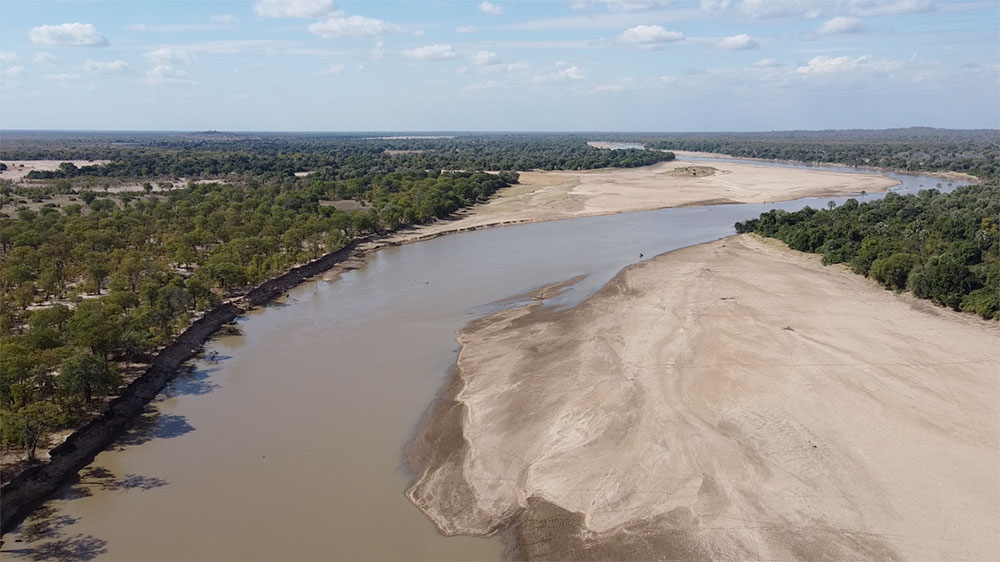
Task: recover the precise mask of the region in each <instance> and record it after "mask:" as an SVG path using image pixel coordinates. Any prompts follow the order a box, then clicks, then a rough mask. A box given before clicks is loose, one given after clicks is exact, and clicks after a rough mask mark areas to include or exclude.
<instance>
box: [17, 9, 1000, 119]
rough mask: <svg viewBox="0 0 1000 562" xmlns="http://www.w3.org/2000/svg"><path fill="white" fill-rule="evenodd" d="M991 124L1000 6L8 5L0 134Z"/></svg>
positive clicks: (996, 99) (999, 101)
mask: <svg viewBox="0 0 1000 562" xmlns="http://www.w3.org/2000/svg"><path fill="white" fill-rule="evenodd" d="M904 126H935V127H955V128H996V127H998V126H1000V4H998V2H997V1H996V0H988V1H984V2H976V1H969V2H951V1H943V0H700V1H699V0H688V1H684V0H673V1H671V0H594V1H591V0H553V1H545V2H542V1H505V0H496V1H495V2H490V1H479V2H475V1H468V2H467V1H458V0H451V1H448V0H445V1H417V0H414V1H392V2H390V1H370V2H350V1H336V2H335V1H333V0H243V1H238V0H218V1H192V0H173V1H157V0H129V1H100V0H75V1H74V0H61V1H45V0H3V1H2V2H0V128H7V129H129V130H142V129H153V130H207V129H218V130H256V131H265V130H283V131H307V130H308V131H345V130H347V131H364V130H502V131H511V130H518V131H531V130H543V131H544V130H550V131H574V130H618V131H732V130H783V129H827V128H833V129H842V128H884V127H904Z"/></svg>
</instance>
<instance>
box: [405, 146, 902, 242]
mask: <svg viewBox="0 0 1000 562" xmlns="http://www.w3.org/2000/svg"><path fill="white" fill-rule="evenodd" d="M692 167H694V168H701V169H708V170H710V171H709V173H704V170H702V171H700V172H698V173H693V174H692V173H689V171H688V169H689V168H692ZM898 183H899V182H897V181H896V180H894V179H892V178H890V177H887V176H883V175H879V174H875V173H872V174H854V173H846V172H827V171H821V170H800V169H795V168H780V167H776V166H766V165H760V166H756V165H752V164H744V163H736V162H681V161H672V162H664V163H661V164H656V165H653V166H643V167H641V168H613V169H603V170H587V171H560V172H521V180H520V184H518V185H514V186H511V187H509V188H506V189H504V190H502V191H501V192H500V194H498V195H497V196H496V197H494V198H492V199H490V200H489V201H488V202H486V203H484V204H482V205H477V206H476V207H475V208H474V209H472V210H471V211H467V212H465V213H460V214H459V215H458V218H456V219H455V220H450V221H438V222H435V223H433V224H430V225H427V226H422V227H419V228H417V229H413V230H410V231H407V232H404V233H401V234H400V235H399V236H397V237H395V239H394V240H395V241H397V242H407V241H413V240H415V239H423V238H428V237H433V236H437V235H440V234H443V233H447V232H456V231H463V230H474V229H477V228H483V227H486V226H498V225H503V224H516V223H524V222H541V221H549V220H560V219H570V218H579V217H587V216H594V215H608V214H614V213H626V212H632V211H648V210H651V209H662V208H666V207H682V206H686V205H709V204H719V203H773V202H776V201H788V200H791V199H799V198H802V197H823V196H838V195H847V194H855V193H860V192H861V191H867V192H869V193H874V192H878V191H886V190H887V189H889V188H890V187H892V186H894V185H897V184H898Z"/></svg>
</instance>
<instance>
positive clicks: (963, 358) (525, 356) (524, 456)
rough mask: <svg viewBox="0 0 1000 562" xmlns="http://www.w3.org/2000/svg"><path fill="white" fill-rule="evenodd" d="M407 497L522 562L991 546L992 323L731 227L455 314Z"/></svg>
mask: <svg viewBox="0 0 1000 562" xmlns="http://www.w3.org/2000/svg"><path fill="white" fill-rule="evenodd" d="M459 342H460V344H461V345H462V349H461V351H460V353H459V359H458V364H457V371H456V374H455V375H454V376H453V378H452V379H451V381H450V382H449V384H448V387H447V388H446V390H445V395H444V396H443V397H442V399H441V400H440V401H439V402H438V403H437V404H436V405H435V409H434V410H433V411H432V413H431V414H430V415H429V416H428V418H427V419H426V421H425V425H424V427H423V429H422V431H421V433H420V434H419V435H418V438H417V440H416V442H415V444H414V446H413V448H412V452H413V455H412V458H413V460H414V463H415V465H416V468H417V469H418V474H420V477H419V479H418V480H417V482H416V483H415V485H414V486H413V487H412V488H411V489H410V490H409V492H408V494H409V497H410V498H411V500H412V501H413V502H414V503H415V504H416V505H418V506H419V507H420V508H421V509H423V510H424V511H425V512H426V513H427V514H428V515H429V516H430V517H431V518H432V519H434V521H435V522H436V523H437V524H438V526H439V528H441V530H442V531H443V532H445V533H448V534H471V535H488V534H491V533H493V532H495V531H497V530H506V532H507V533H508V534H509V536H510V537H511V538H512V541H513V543H514V545H515V546H516V552H517V554H518V555H521V556H525V557H527V558H529V559H576V560H581V559H654V558H656V559H659V558H663V557H667V558H684V559H733V560H735V559H748V558H749V559H808V560H819V559H824V560H825V559H831V560H834V559H840V560H843V559H914V560H931V559H936V560H945V559H947V560H960V559H963V560H970V559H992V558H995V557H996V554H997V550H996V548H997V544H998V537H1000V534H998V527H1000V526H998V524H997V521H1000V500H998V498H1000V480H998V478H997V474H996V467H997V466H998V465H1000V455H998V442H1000V405H998V403H997V400H996V397H997V395H998V390H1000V376H998V375H1000V373H998V365H1000V352H998V350H1000V330H998V328H997V326H996V325H995V324H990V323H988V322H984V321H980V320H978V319H975V318H971V317H969V316H966V315H961V314H957V313H953V312H951V311H947V310H942V309H940V308H937V307H934V306H933V305H930V304H928V303H926V302H920V301H917V300H916V299H913V298H910V297H908V296H906V295H895V294H893V293H890V292H887V291H884V290H882V289H880V288H878V287H877V286H875V285H874V284H872V283H870V282H869V281H867V280H866V279H864V278H862V277H859V276H855V275H853V274H851V273H849V272H846V271H843V270H840V269H838V268H824V267H822V266H821V265H820V264H819V263H818V260H817V259H816V256H808V255H805V254H799V253H796V252H792V251H790V250H788V249H787V248H784V247H783V246H778V245H776V244H774V243H772V242H771V241H764V240H761V239H758V238H754V237H750V236H740V237H731V238H727V239H724V240H721V241H718V242H712V243H708V244H702V245H699V246H694V247H690V248H685V249H682V250H677V251H674V252H671V253H668V254H664V255H661V256H659V257H657V258H655V259H653V260H650V261H646V262H642V263H640V264H636V265H633V266H630V267H628V268H626V269H625V270H623V271H622V272H621V273H620V274H619V275H617V276H616V277H615V278H614V280H612V281H611V282H610V283H608V284H607V285H606V286H605V287H604V288H602V289H601V290H600V291H598V292H597V293H596V294H595V295H594V296H592V297H590V298H589V299H587V300H586V301H584V302H583V303H582V304H580V305H578V306H576V307H574V308H571V309H567V310H552V309H549V308H547V307H544V306H539V305H537V304H533V305H528V306H523V307H518V308H512V309H508V310H504V311H501V312H499V313H496V314H494V315H491V316H489V317H486V318H483V319H482V320H479V321H475V322H473V323H472V324H470V325H469V326H468V327H466V328H465V329H464V330H463V331H462V332H461V335H460V337H459Z"/></svg>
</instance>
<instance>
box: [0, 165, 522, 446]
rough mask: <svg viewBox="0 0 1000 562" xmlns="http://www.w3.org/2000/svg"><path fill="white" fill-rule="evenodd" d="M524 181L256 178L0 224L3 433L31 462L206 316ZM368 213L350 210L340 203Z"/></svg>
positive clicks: (75, 206)
mask: <svg viewBox="0 0 1000 562" xmlns="http://www.w3.org/2000/svg"><path fill="white" fill-rule="evenodd" d="M517 179H518V176H517V173H515V172H502V173H499V174H491V173H483V172H441V171H417V172H393V173H388V174H384V175H380V176H376V177H371V178H368V177H362V178H353V179H350V180H328V181H323V180H314V181H312V182H311V183H309V184H308V185H307V186H303V185H302V182H300V181H298V180H297V178H280V177H271V178H263V179H255V178H252V177H251V178H248V179H244V180H241V181H238V182H232V183H228V182H227V183H221V184H192V185H190V186H189V187H188V188H186V189H182V190H173V191H169V192H167V193H165V194H164V195H152V196H142V197H134V196H132V194H118V195H116V196H113V197H111V196H102V195H99V194H97V193H95V192H90V191H88V192H84V193H81V194H79V198H78V202H74V203H71V204H68V205H65V206H63V207H62V208H58V207H43V208H41V209H40V210H38V211H35V210H30V209H20V210H19V211H18V212H17V216H16V218H11V217H4V218H0V255H2V257H3V259H2V263H0V286H2V289H3V294H2V296H0V336H2V338H0V422H2V423H0V430H2V440H3V444H4V446H8V447H9V446H20V447H26V448H27V449H28V450H29V453H30V454H31V455H33V454H34V447H35V445H36V444H37V443H38V441H39V439H41V438H42V437H43V436H44V434H45V432H46V431H47V430H49V429H51V428H53V427H59V426H72V425H74V424H77V423H79V421H80V420H82V419H83V418H84V417H85V416H86V415H87V414H88V412H89V409H90V408H91V404H92V402H93V400H94V399H95V398H97V397H100V396H103V395H108V394H115V393H116V392H117V389H118V386H119V384H120V367H119V366H120V365H126V366H127V365H129V364H132V363H137V362H145V361H147V360H148V359H149V358H150V356H151V354H152V353H153V352H154V351H155V350H156V349H157V348H158V347H159V346H162V345H164V344H166V343H168V342H169V341H170V340H171V338H172V337H173V336H174V335H176V334H177V333H178V332H180V331H181V330H183V329H184V328H185V327H187V325H188V324H189V323H190V322H191V320H192V318H193V317H194V316H195V315H196V314H198V313H199V312H200V311H203V310H206V309H208V308H210V307H212V306H214V305H215V304H217V303H219V302H220V301H221V300H222V299H224V298H226V297H228V296H232V295H235V294H239V293H241V292H242V291H244V290H245V289H246V288H247V287H249V286H251V285H254V284H257V283H259V282H261V281H264V280H266V279H268V278H271V277H274V276H276V275H278V274H281V273H283V272H284V271H286V270H287V269H288V268H290V267H292V266H294V265H296V264H299V263H303V262H305V261H308V260H310V259H314V258H318V257H320V256H321V255H323V254H324V253H327V252H331V251H335V250H337V249H339V248H341V247H343V246H344V245H345V244H346V243H347V242H348V241H350V240H351V239H352V238H354V237H357V236H360V235H365V234H368V233H375V232H380V231H384V230H387V229H393V228H397V227H399V226H401V225H404V224H416V223H422V222H427V221H430V220H433V219H434V218H440V217H445V216H447V215H449V214H450V213H452V212H454V211H456V210H457V209H459V208H462V207H465V206H468V205H471V204H474V203H476V202H479V201H483V200H485V199H486V198H487V197H489V196H490V195H492V194H493V193H495V192H496V191H497V190H498V189H500V188H502V187H505V186H508V185H510V184H512V183H516V182H517ZM344 198H355V199H359V200H363V201H365V203H366V205H365V206H364V207H361V208H358V209H356V210H353V211H341V210H338V209H337V208H336V207H334V206H331V205H329V204H328V203H329V202H330V201H331V200H337V199H344Z"/></svg>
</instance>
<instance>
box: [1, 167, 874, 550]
mask: <svg viewBox="0 0 1000 562" xmlns="http://www.w3.org/2000/svg"><path fill="white" fill-rule="evenodd" d="M666 164H670V163H669V162H668V163H666ZM658 166H659V167H660V168H663V166H662V164H658V165H653V166H647V167H644V168H625V169H604V170H593V171H590V170H588V171H583V172H566V171H559V172H542V173H538V172H535V173H534V174H536V177H545V176H548V177H550V178H551V177H555V178H556V179H559V178H563V179H565V176H572V175H573V174H578V175H598V176H601V175H603V176H609V175H610V176H612V177H616V176H617V174H618V173H625V174H629V173H633V174H634V173H636V172H642V171H644V169H651V168H657V167H658ZM672 167H677V166H672ZM772 170H780V169H777V168H774V169H772ZM779 173H780V172H779ZM564 184H565V182H563V183H557V184H555V185H564ZM511 187H517V185H515V186H511ZM545 187H546V186H542V187H541V188H540V189H538V190H536V192H541V191H543V190H544V189H545ZM549 187H550V186H549ZM573 187H576V184H574V186H573ZM886 189H888V186H887V187H886ZM532 193H535V192H532ZM839 194H840V195H842V193H839ZM789 195H793V196H792V197H789V198H780V197H779V198H778V199H776V200H775V201H772V202H778V201H785V200H794V199H798V198H802V197H809V196H825V195H835V194H829V193H825V192H824V193H814V192H808V193H805V194H803V193H801V192H793V193H789ZM497 199H503V195H502V194H501V195H500V196H497V197H494V198H491V200H489V201H487V202H485V203H482V204H480V205H477V206H476V207H473V208H470V209H469V210H467V211H465V212H464V213H461V214H459V216H458V217H457V218H456V219H454V220H453V221H452V220H449V221H440V220H439V221H435V222H433V223H430V224H428V225H419V226H416V227H410V228H408V229H407V230H405V231H403V232H402V233H401V232H400V231H395V232H389V233H385V234H382V235H377V236H366V237H362V238H358V239H355V240H353V241H351V242H350V243H349V244H347V245H346V246H344V247H343V248H341V249H339V250H337V251H335V252H332V253H330V254H326V255H324V256H322V257H320V258H318V259H317V260H314V261H312V262H308V263H306V264H304V265H302V266H298V267H295V268H292V269H290V270H289V271H288V272H286V273H285V274H282V275H280V276H278V277H276V278H274V279H271V280H268V281H265V282H264V283H261V284H260V285H258V286H257V287H255V288H254V289H252V290H251V291H250V292H248V293H247V294H246V295H245V296H243V297H240V298H236V299H232V300H231V301H229V302H226V303H224V304H221V305H219V306H217V307H215V308H213V309H210V310H208V311H206V312H205V313H204V314H203V316H202V317H201V318H199V320H197V321H195V322H194V323H193V324H192V325H191V326H189V327H188V328H187V329H186V330H185V331H183V332H182V333H181V334H180V335H178V336H177V337H176V338H175V339H174V341H173V342H172V343H171V344H169V345H167V346H166V347H165V348H163V349H161V350H160V351H159V352H158V353H157V354H156V356H155V357H154V359H153V360H152V361H151V362H150V366H149V367H148V368H147V369H146V371H145V372H144V373H143V374H142V375H140V376H139V377H138V378H137V379H136V380H135V381H133V382H132V383H130V384H129V385H128V386H127V387H126V388H125V390H124V391H123V392H122V393H121V395H119V396H118V397H116V398H114V399H113V400H111V401H110V402H109V404H108V406H107V407H106V409H105V411H104V413H103V414H101V415H100V416H98V417H97V418H95V419H93V420H91V421H90V422H88V423H87V424H85V425H84V426H82V427H80V428H78V429H77V430H75V431H74V432H73V433H72V434H71V435H70V436H69V437H68V438H67V439H66V440H65V441H64V442H63V443H62V444H60V445H58V446H57V447H55V448H53V449H52V450H51V451H50V452H49V457H50V458H49V460H48V461H46V462H44V463H42V464H38V465H33V466H31V467H28V468H26V469H24V470H23V471H21V472H20V473H18V474H17V475H15V476H13V477H12V478H11V479H10V480H8V481H7V482H6V483H5V484H4V485H3V487H2V488H0V493H2V494H3V498H4V501H3V507H4V509H3V514H2V518H0V532H2V533H6V532H7V531H9V530H11V529H13V528H14V527H16V526H17V525H18V524H19V523H20V522H21V521H22V520H23V519H24V517H26V516H27V515H28V514H29V513H30V512H31V511H32V510H33V509H34V508H35V507H36V506H37V505H38V504H39V503H41V502H42V501H44V500H45V499H46V498H47V497H48V496H49V495H51V494H52V493H53V492H55V491H56V490H57V489H58V487H59V486H61V485H62V484H63V483H65V482H66V481H68V480H69V479H70V478H72V477H73V475H75V474H76V473H77V472H78V471H79V470H81V469H82V468H84V467H85V466H86V465H87V464H89V463H90V462H91V461H92V460H93V458H94V457H96V455H97V454H98V453H100V452H101V451H102V450H103V449H104V448H105V447H107V446H108V445H110V444H111V443H112V442H113V440H114V439H115V438H116V437H117V436H118V435H119V434H120V433H121V431H123V430H124V429H125V428H127V426H128V424H129V423H131V421H132V420H133V419H134V418H135V417H136V416H138V415H139V414H140V413H141V412H142V408H143V407H144V406H145V405H146V404H147V403H148V402H149V401H151V400H152V399H153V398H155V397H156V395H157V394H158V393H159V392H160V391H161V390H162V389H163V387H164V386H165V385H166V383H167V382H168V381H169V380H170V379H171V378H172V377H173V376H175V375H176V371H177V369H178V368H179V367H180V365H181V364H182V363H183V362H184V361H186V360H188V359H190V358H191V357H193V356H194V355H196V354H197V352H198V351H199V350H200V348H201V346H202V345H203V344H204V343H205V342H206V341H208V340H209V339H210V338H211V337H212V336H213V335H215V333H216V332H217V331H218V330H219V329H220V328H221V327H222V326H223V325H224V324H227V323H229V322H231V321H232V320H233V319H235V318H236V317H238V316H239V315H241V314H244V313H245V312H246V311H248V310H250V309H252V308H254V307H257V306H260V305H263V304H266V303H268V302H270V301H271V300H273V299H275V298H277V297H279V296H281V295H282V294H283V293H284V292H286V291H287V290H288V289H290V288H292V287H294V286H297V285H299V284H301V283H302V282H304V281H306V280H308V279H310V278H314V277H318V276H321V275H322V276H323V277H324V278H326V279H329V278H330V277H335V276H336V275H339V274H340V273H342V272H343V271H347V270H350V269H356V268H357V267H360V265H362V264H363V263H364V260H365V259H366V258H367V256H368V255H370V254H371V253H374V252H377V251H378V250H380V249H382V248H384V247H389V246H399V245H404V244H410V243H414V242H421V241H425V240H430V239H433V238H437V237H439V236H444V235H448V234H456V233H462V232H469V231H473V230H482V229H486V228H497V227H502V226H512V225H517V224H527V223H536V222H548V221H552V220H565V219H571V218H582V217H589V216H600V215H610V214H621V213H626V212H638V211H648V210H656V209H661V208H671V207H677V206H703V205H712V204H721V203H724V202H729V201H720V200H718V199H710V200H697V201H688V202H679V203H675V204H667V205H657V206H648V205H647V206H644V207H641V208H619V209H605V210H596V211H591V212H587V213H578V214H573V215H567V216H549V215H540V216H534V217H530V216H526V217H522V218H516V217H515V218H507V219H506V220H498V221H493V222H486V223H479V224H475V223H474V222H473V224H466V225H462V224H461V222H462V221H463V220H464V219H470V218H471V219H473V221H474V220H475V219H477V218H480V216H481V215H482V214H483V209H484V208H485V207H487V206H488V205H489V204H490V203H491V202H493V201H496V200H497ZM731 202H732V203H740V202H741V201H731ZM523 214H525V215H527V214H529V213H527V212H524V211H523ZM455 223H458V224H456V225H455V226H454V227H452V228H441V227H442V226H447V225H451V224H455ZM428 231H430V232H428Z"/></svg>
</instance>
